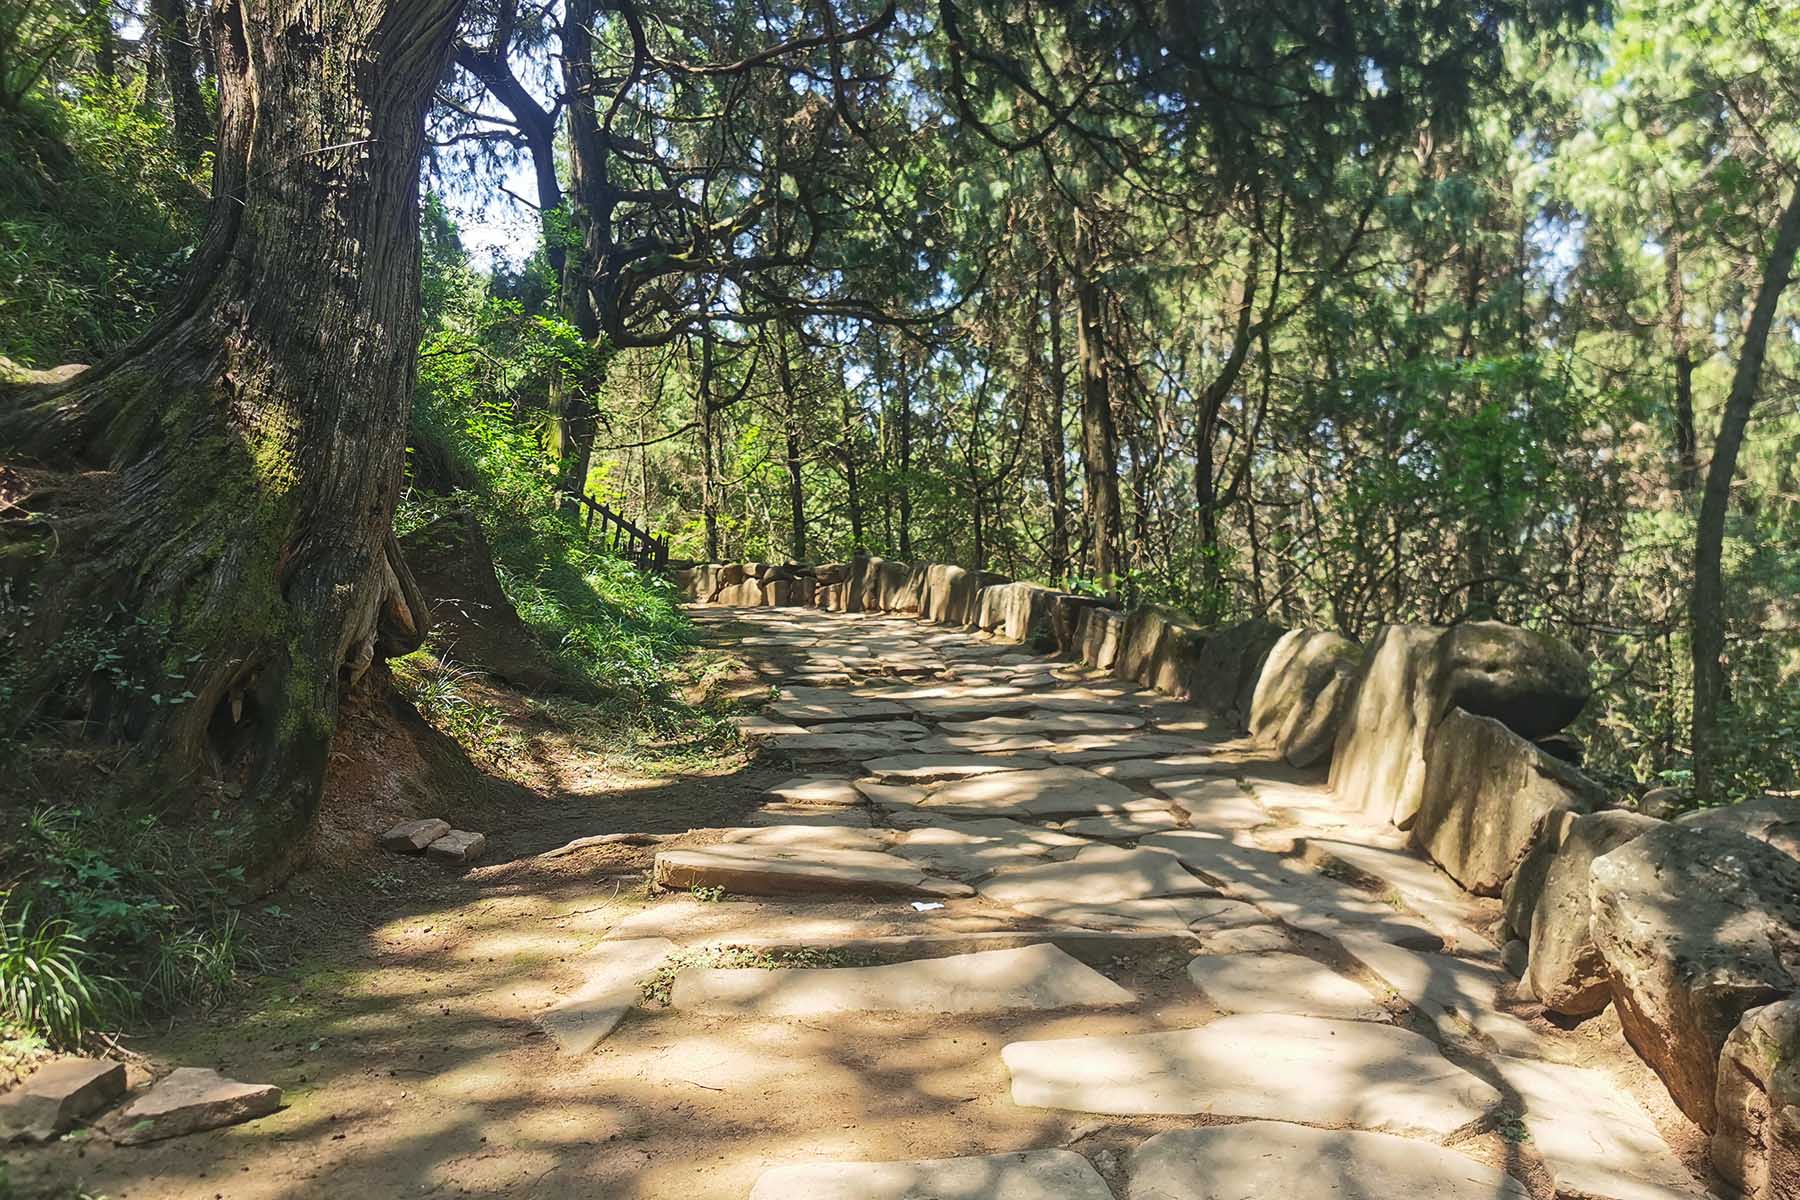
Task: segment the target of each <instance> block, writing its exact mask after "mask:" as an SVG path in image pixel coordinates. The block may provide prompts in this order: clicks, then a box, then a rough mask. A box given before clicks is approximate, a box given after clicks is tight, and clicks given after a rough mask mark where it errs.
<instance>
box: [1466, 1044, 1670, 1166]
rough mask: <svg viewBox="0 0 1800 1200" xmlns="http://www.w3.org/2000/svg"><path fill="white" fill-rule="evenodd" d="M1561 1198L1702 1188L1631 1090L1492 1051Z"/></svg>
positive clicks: (1582, 1071) (1592, 1074)
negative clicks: (1514, 1095) (1696, 1185)
mask: <svg viewBox="0 0 1800 1200" xmlns="http://www.w3.org/2000/svg"><path fill="white" fill-rule="evenodd" d="M1493 1062H1494V1066H1495V1068H1496V1069H1497V1070H1498V1071H1499V1072H1500V1077H1501V1079H1503V1080H1504V1081H1505V1083H1506V1086H1507V1088H1508V1090H1510V1091H1511V1092H1513V1093H1515V1094H1516V1095H1517V1096H1518V1098H1519V1100H1520V1101H1521V1102H1522V1103H1523V1105H1524V1109H1525V1113H1524V1119H1525V1128H1526V1130H1527V1131H1528V1132H1530V1134H1531V1145H1532V1148H1533V1149H1535V1150H1536V1151H1537V1152H1538V1154H1539V1155H1540V1156H1542V1157H1543V1159H1544V1161H1545V1163H1546V1164H1547V1165H1548V1166H1549V1167H1550V1171H1551V1174H1553V1175H1554V1176H1555V1177H1556V1191H1557V1194H1558V1195H1559V1196H1583V1197H1593V1198H1594V1200H1695V1198H1697V1197H1698V1196H1699V1195H1700V1189H1698V1188H1697V1187H1695V1186H1694V1178H1693V1176H1692V1175H1690V1174H1688V1171H1687V1168H1686V1167H1684V1166H1682V1165H1681V1160H1680V1159H1678V1158H1676V1157H1675V1154H1674V1152H1673V1151H1671V1150H1670V1149H1669V1146H1668V1143H1666V1142H1664V1141H1663V1139H1662V1135H1661V1134H1659V1133H1658V1132H1657V1131H1656V1126H1655V1124H1653V1123H1652V1122H1651V1120H1650V1116H1649V1114H1648V1113H1646V1112H1645V1111H1644V1110H1643V1108H1642V1107H1640V1106H1639V1105H1638V1102H1637V1101H1636V1100H1634V1099H1632V1097H1631V1093H1630V1092H1627V1091H1626V1090H1625V1089H1624V1088H1622V1087H1620V1086H1619V1085H1618V1084H1617V1083H1615V1082H1613V1080H1611V1079H1610V1078H1608V1077H1607V1076H1605V1075H1603V1074H1601V1073H1600V1072H1599V1071H1594V1070H1589V1069H1588V1068H1586V1067H1574V1066H1564V1065H1562V1064H1560V1063H1546V1062H1532V1061H1527V1060H1524V1059H1517V1058H1506V1057H1497V1058H1495V1059H1494V1060H1493Z"/></svg>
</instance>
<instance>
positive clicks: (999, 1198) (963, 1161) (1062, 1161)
mask: <svg viewBox="0 0 1800 1200" xmlns="http://www.w3.org/2000/svg"><path fill="white" fill-rule="evenodd" d="M750 1200H1112V1192H1111V1190H1109V1189H1108V1188H1107V1186H1106V1181H1105V1180H1103V1179H1101V1178H1100V1175H1099V1173H1098V1172H1096V1171H1095V1170H1094V1168H1093V1167H1092V1166H1090V1165H1089V1164H1088V1160H1087V1159H1085V1158H1083V1157H1081V1155H1079V1154H1076V1153H1075V1152H1074V1151H1073V1150H1028V1151H1025V1152H1024V1153H1021V1154H989V1155H985V1156H982V1157H971V1158H937V1159H926V1160H923V1161H920V1162H882V1163H812V1164H808V1165H805V1166H792V1167H774V1168H771V1169H770V1170H767V1171H764V1172H763V1173H762V1175H760V1176H759V1177H758V1178H757V1180H756V1186H755V1187H754V1188H752V1189H751V1191H750ZM1508 1200H1510V1198H1508Z"/></svg>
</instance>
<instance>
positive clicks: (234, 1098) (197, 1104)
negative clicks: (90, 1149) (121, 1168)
mask: <svg viewBox="0 0 1800 1200" xmlns="http://www.w3.org/2000/svg"><path fill="white" fill-rule="evenodd" d="M280 1107H281V1089H280V1088H278V1087H276V1086H274V1085H273V1084H267V1083H239V1082H237V1081H236V1080H235V1079H227V1078H226V1077H225V1076H223V1075H221V1074H219V1073H218V1072H217V1071H214V1070H212V1069H210V1068H207V1067H177V1068H176V1069H175V1070H173V1071H170V1072H169V1073H168V1074H167V1075H166V1076H164V1077H163V1078H162V1080H161V1081H160V1082H158V1083H156V1084H155V1085H154V1086H153V1087H151V1089H150V1090H149V1091H148V1092H145V1093H144V1094H143V1095H142V1096H140V1097H138V1098H137V1099H136V1100H134V1101H133V1102H132V1103H131V1105H130V1107H128V1108H126V1109H125V1110H124V1111H123V1112H120V1113H119V1114H118V1115H117V1116H115V1117H114V1118H113V1119H112V1121H111V1122H110V1123H109V1125H108V1131H109V1133H110V1135H111V1137H112V1139H113V1141H115V1142H118V1143H119V1144H120V1145H122V1146H136V1145H141V1144H143V1143H144V1142H156V1141H161V1140H162V1139H164V1138H172V1137H181V1136H183V1135H184V1134H189V1133H200V1132H201V1131H203V1130H207V1129H218V1128H221V1127H222V1126H225V1125H237V1124H239V1123H241V1122H244V1121H252V1120H255V1119H256V1118H257V1117H266V1116H268V1115H269V1114H270V1113H272V1112H274V1111H275V1110H276V1109H278V1108H280Z"/></svg>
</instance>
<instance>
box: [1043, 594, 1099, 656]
mask: <svg viewBox="0 0 1800 1200" xmlns="http://www.w3.org/2000/svg"><path fill="white" fill-rule="evenodd" d="M1107 603H1108V602H1107V601H1106V600H1103V599H1101V598H1100V597H1099V596H1077V595H1076V594H1075V593H1073V592H1058V593H1056V595H1054V596H1052V597H1051V598H1050V636H1051V638H1052V640H1054V641H1055V643H1056V651H1057V653H1058V654H1073V655H1076V656H1077V657H1080V654H1079V651H1080V642H1081V620H1082V614H1083V613H1085V612H1087V610H1088V609H1090V608H1102V607H1105V606H1106V605H1107Z"/></svg>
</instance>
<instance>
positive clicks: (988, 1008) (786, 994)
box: [670, 945, 1137, 1017]
mask: <svg viewBox="0 0 1800 1200" xmlns="http://www.w3.org/2000/svg"><path fill="white" fill-rule="evenodd" d="M670 997H671V999H670V1003H671V1004H672V1005H673V1006H674V1007H675V1008H682V1009H693V1010H698V1011H701V1012H709V1013H731V1014H735V1015H740V1016H753V1017H805V1016H817V1015H820V1014H824V1013H840V1012H919V1013H974V1012H1004V1011H1007V1010H1009V1009H1057V1008H1101V1007H1107V1006H1110V1005H1117V1004H1131V1003H1133V1002H1134V1001H1135V1000H1136V999H1137V998H1136V997H1135V996H1133V995H1132V994H1131V993H1130V992H1128V991H1126V990H1125V989H1124V988H1122V987H1120V986H1119V985H1118V984H1116V983H1114V982H1113V981H1112V980H1110V979H1108V978H1107V977H1106V976H1104V975H1102V974H1100V973H1099V972H1098V971H1096V970H1094V969H1093V968H1092V967H1090V966H1088V965H1086V964H1085V963H1082V962H1080V961H1078V960H1077V959H1075V958H1072V957H1070V956H1069V955H1068V954H1065V953H1064V952H1063V951H1061V950H1059V949H1057V948H1056V947H1055V946H1051V945H1037V946H1024V947H1018V948H1015V949H1007V950H983V951H978V952H976V953H974V954H953V955H950V956H948V957H945V958H922V959H915V960H913V961H911V962H899V963H887V964H885V965H882V966H877V967H816V968H814V967H808V968H795V969H786V970H772V971H767V970H759V969H757V968H755V967H747V968H738V969H727V968H716V967H690V968H688V969H687V970H684V971H681V972H680V973H678V974H677V975H676V976H675V983H674V987H673V989H672V990H671V992H670Z"/></svg>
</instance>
